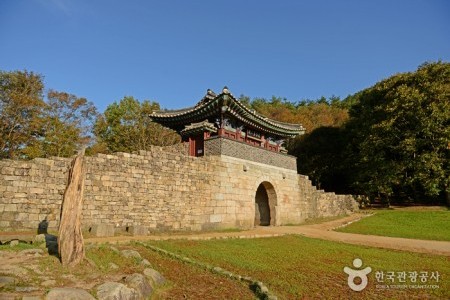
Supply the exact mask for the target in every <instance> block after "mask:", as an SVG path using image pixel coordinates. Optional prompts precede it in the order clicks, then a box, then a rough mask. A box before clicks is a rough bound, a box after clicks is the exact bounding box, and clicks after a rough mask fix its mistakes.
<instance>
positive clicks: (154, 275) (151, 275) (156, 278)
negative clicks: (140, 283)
mask: <svg viewBox="0 0 450 300" xmlns="http://www.w3.org/2000/svg"><path fill="white" fill-rule="evenodd" d="M144 275H145V276H146V277H147V278H148V279H151V280H152V281H153V282H154V283H155V284H156V285H161V284H164V283H165V282H166V279H165V278H164V276H162V275H161V273H159V272H158V271H156V270H154V269H152V268H147V269H145V270H144Z"/></svg>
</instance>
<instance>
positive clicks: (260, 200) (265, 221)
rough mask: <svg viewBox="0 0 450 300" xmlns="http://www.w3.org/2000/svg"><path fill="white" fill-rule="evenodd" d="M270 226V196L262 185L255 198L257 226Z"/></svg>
mask: <svg viewBox="0 0 450 300" xmlns="http://www.w3.org/2000/svg"><path fill="white" fill-rule="evenodd" d="M268 225H270V206H269V195H268V194H267V190H266V188H265V186H264V185H263V184H262V183H261V184H260V185H259V186H258V189H257V190H256V196H255V226H268Z"/></svg>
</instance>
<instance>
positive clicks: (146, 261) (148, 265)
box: [141, 258, 152, 267]
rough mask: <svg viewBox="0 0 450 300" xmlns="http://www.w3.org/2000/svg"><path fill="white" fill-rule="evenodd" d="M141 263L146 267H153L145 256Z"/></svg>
mask: <svg viewBox="0 0 450 300" xmlns="http://www.w3.org/2000/svg"><path fill="white" fill-rule="evenodd" d="M141 265H143V266H144V267H151V266H152V264H151V263H150V262H149V261H148V260H147V259H145V258H144V259H143V260H142V261H141Z"/></svg>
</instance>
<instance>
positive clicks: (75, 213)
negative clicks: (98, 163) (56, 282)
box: [58, 150, 86, 266]
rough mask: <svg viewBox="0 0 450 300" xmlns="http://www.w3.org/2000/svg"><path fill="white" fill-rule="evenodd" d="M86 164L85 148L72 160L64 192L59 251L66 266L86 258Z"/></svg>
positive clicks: (73, 264)
mask: <svg viewBox="0 0 450 300" xmlns="http://www.w3.org/2000/svg"><path fill="white" fill-rule="evenodd" d="M85 173H86V164H85V162H84V150H82V151H81V152H80V153H79V154H78V155H77V157H75V159H74V160H73V161H72V164H71V167H70V170H69V180H68V183H67V187H66V190H65V192H64V199H63V202H62V207H61V217H60V222H59V233H58V252H59V257H60V259H61V263H62V264H63V265H64V266H75V265H77V264H78V263H80V262H81V261H82V260H83V259H84V243H83V234H82V233H81V212H82V207H83V192H84V177H85Z"/></svg>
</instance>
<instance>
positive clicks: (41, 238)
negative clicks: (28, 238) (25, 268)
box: [33, 233, 46, 244]
mask: <svg viewBox="0 0 450 300" xmlns="http://www.w3.org/2000/svg"><path fill="white" fill-rule="evenodd" d="M45 241H46V239H45V234H43V233H41V234H38V235H36V236H35V237H34V239H33V243H36V244H40V243H45Z"/></svg>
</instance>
